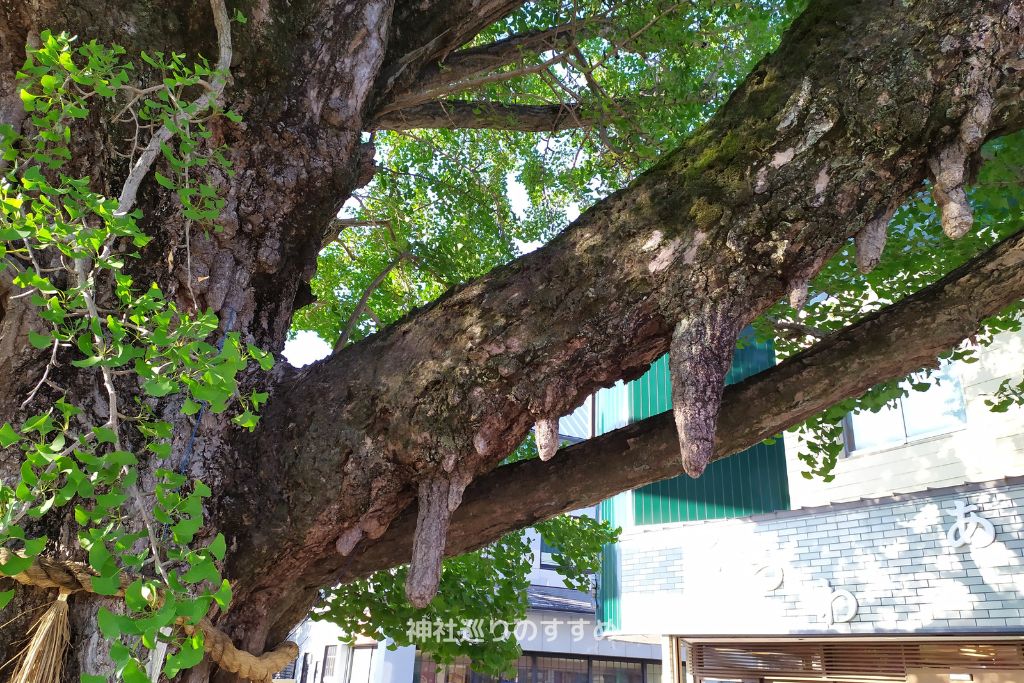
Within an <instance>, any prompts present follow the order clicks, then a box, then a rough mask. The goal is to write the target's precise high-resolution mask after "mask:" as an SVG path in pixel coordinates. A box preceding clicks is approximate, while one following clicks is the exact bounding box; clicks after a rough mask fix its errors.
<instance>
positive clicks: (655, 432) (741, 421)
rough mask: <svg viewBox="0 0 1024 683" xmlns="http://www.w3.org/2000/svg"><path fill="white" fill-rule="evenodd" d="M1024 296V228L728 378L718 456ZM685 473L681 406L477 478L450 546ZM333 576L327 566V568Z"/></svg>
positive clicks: (382, 553)
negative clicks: (862, 314) (758, 368)
mask: <svg viewBox="0 0 1024 683" xmlns="http://www.w3.org/2000/svg"><path fill="white" fill-rule="evenodd" d="M1021 298H1024V233H1018V234H1016V235H1014V236H1013V237H1010V238H1008V239H1006V240H1004V241H1003V242H1001V243H1000V244H998V245H996V246H994V247H992V248H991V249H989V250H988V251H986V252H985V253H983V254H981V255H980V256H978V257H976V258H975V259H973V260H972V261H970V262H968V263H967V264H965V265H964V266H962V267H960V268H958V269H957V270H955V271H953V272H952V273H950V274H949V275H947V276H946V277H944V278H943V279H942V280H940V281H939V282H937V283H935V284H933V285H931V286H929V287H925V288H924V289H922V290H921V291H919V292H917V293H915V294H913V295H911V296H909V297H907V298H905V299H903V300H901V301H900V302H898V303H896V304H893V305H891V306H888V307H886V308H884V309H882V310H880V311H878V312H876V313H873V314H872V315H870V316H868V317H867V318H865V319H864V320H862V321H861V322H859V323H857V324H855V325H851V326H850V327H847V328H846V329H844V330H841V331H839V332H836V333H834V334H832V335H830V336H828V337H827V338H825V339H824V340H822V341H821V342H819V343H817V344H815V345H814V346H812V347H811V348H810V349H808V350H806V351H804V352H802V353H800V354H798V355H796V356H794V357H792V358H789V359H787V360H785V361H783V362H782V363H780V364H779V365H777V366H775V367H773V368H771V369H769V370H765V371H764V372H761V373H759V374H757V375H755V376H753V377H750V378H748V379H747V380H746V381H744V382H741V383H739V384H735V385H732V386H730V387H727V388H726V389H725V395H724V398H723V403H722V412H721V414H720V416H719V420H718V438H717V442H716V445H715V456H714V458H715V459H716V460H718V459H721V458H724V457H727V456H729V455H732V454H733V453H737V452H740V451H742V450H744V449H746V448H749V447H751V446H753V445H755V444H757V443H759V442H761V441H762V440H764V439H766V438H769V437H772V436H774V435H776V434H779V433H780V432H782V431H783V430H785V429H786V428H788V427H791V426H793V425H796V424H799V423H800V422H802V421H803V420H805V419H807V418H808V417H811V416H813V415H815V414H817V413H819V412H821V411H822V410H825V409H826V408H828V407H830V406H832V405H834V404H835V403H837V402H839V401H841V400H842V399H844V398H847V397H850V396H859V395H860V394H862V393H864V392H865V391H867V390H868V389H869V388H871V387H872V386H874V385H875V384H878V383H880V382H884V381H888V380H892V379H898V378H900V377H904V376H906V375H908V374H910V373H911V372H913V371H915V370H918V369H920V368H921V367H924V366H925V365H928V364H930V363H931V362H933V361H934V360H935V358H936V357H937V356H938V355H940V354H942V353H944V352H946V351H948V350H949V349H951V348H953V347H954V346H956V345H957V344H959V343H960V342H961V341H963V340H965V339H967V338H968V337H970V336H971V335H973V334H974V333H976V332H977V331H978V328H979V326H980V324H981V322H982V321H983V320H984V319H985V318H987V317H989V316H992V315H995V314H996V313H998V312H999V311H1001V310H1002V309H1004V308H1006V307H1007V306H1009V305H1011V304H1013V303H1015V302H1016V301H1018V300H1020V299H1021ZM680 474H683V467H682V464H681V463H680V461H679V449H678V443H677V441H676V429H675V425H674V424H673V421H672V414H671V412H667V413H662V414H660V415H657V416H655V417H651V418H648V419H646V420H643V421H641V422H637V423H635V424H633V425H630V426H629V427H625V428H623V429H619V430H617V431H614V432H611V433H609V434H605V435H603V436H600V437H597V438H595V439H591V440H589V441H584V442H581V443H578V444H575V445H572V446H568V447H566V448H563V449H561V450H560V451H559V452H558V454H557V455H556V456H555V458H554V459H553V460H551V461H550V462H546V463H545V462H542V461H540V460H531V461H526V462H519V463H515V464H513V465H509V466H505V467H499V468H497V469H495V470H493V471H491V472H490V473H489V474H487V475H485V476H483V477H481V478H479V479H478V480H477V481H476V482H474V483H473V484H472V485H471V486H470V487H469V489H467V491H466V493H465V495H464V497H463V501H462V506H461V507H460V508H459V510H458V511H457V512H456V514H455V515H454V517H453V519H452V522H451V527H450V529H449V532H448V545H447V549H446V552H447V553H448V554H449V555H457V554H460V553H464V552H468V551H470V550H474V549H476V548H479V547H481V546H483V545H486V544H487V543H489V542H491V541H493V540H496V539H497V538H499V537H501V536H502V535H504V534H505V533H508V532H509V531H513V530H515V529H519V528H523V527H527V526H530V525H531V524H534V523H536V522H539V521H542V520H544V519H548V518H550V517H553V516H555V515H557V514H561V513H563V512H568V511H571V510H575V509H579V508H582V507H586V506H589V505H593V504H595V503H597V502H599V501H601V500H604V499H605V498H608V497H609V496H612V495H615V494H616V493H619V492H621V491H627V490H630V489H633V488H636V487H639V486H644V485H646V484H650V483H652V482H655V481H660V480H662V479H667V478H669V477H674V476H677V475H680ZM415 517H416V511H415V509H410V510H407V511H406V512H404V513H403V515H402V516H401V517H400V518H399V519H398V520H396V521H395V522H393V523H392V525H391V527H390V528H389V529H388V531H387V533H386V534H385V535H384V536H382V537H381V538H380V539H378V540H377V541H375V542H367V543H366V544H365V546H366V547H365V548H362V549H357V552H356V553H355V554H354V555H353V556H352V557H351V558H350V561H349V562H347V563H345V564H344V565H343V566H342V565H341V563H339V562H335V563H333V564H334V565H335V566H336V567H337V569H336V571H337V573H336V574H334V575H332V576H330V580H339V581H348V580H352V579H355V578H359V577H361V576H364V575H366V574H368V573H370V572H372V571H375V570H377V569H382V568H385V567H390V566H394V565H396V564H400V563H402V562H406V561H408V558H409V553H410V548H411V544H412V533H413V528H414V526H415V523H414V520H415ZM325 578H327V577H325Z"/></svg>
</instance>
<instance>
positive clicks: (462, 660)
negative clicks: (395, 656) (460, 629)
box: [413, 652, 661, 683]
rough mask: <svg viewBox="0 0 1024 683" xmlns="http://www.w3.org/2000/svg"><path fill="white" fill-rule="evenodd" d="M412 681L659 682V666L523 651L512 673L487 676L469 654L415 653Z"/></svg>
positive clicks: (474, 682)
mask: <svg viewBox="0 0 1024 683" xmlns="http://www.w3.org/2000/svg"><path fill="white" fill-rule="evenodd" d="M413 683H661V665H660V663H658V662H646V661H640V660H622V659H607V658H601V657H587V656H569V655H567V656H564V657H549V656H546V655H540V654H524V655H522V656H521V657H520V658H519V660H518V661H517V662H516V665H515V674H514V675H513V676H500V677H497V676H488V675H485V674H480V673H477V672H476V671H473V669H472V667H471V666H470V661H469V658H468V657H459V658H458V659H457V660H455V662H453V663H452V664H440V665H439V664H437V663H436V662H435V661H434V659H433V658H432V657H431V656H430V655H428V654H425V653H423V652H417V653H416V664H415V666H414V668H413Z"/></svg>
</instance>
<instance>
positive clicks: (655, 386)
mask: <svg viewBox="0 0 1024 683" xmlns="http://www.w3.org/2000/svg"><path fill="white" fill-rule="evenodd" d="M774 363H775V357H774V353H773V352H772V347H771V345H770V344H768V343H754V341H753V339H752V338H751V337H750V336H747V337H745V339H744V342H743V344H742V347H741V348H738V349H737V350H736V353H735V355H734V357H733V364H732V367H731V369H730V370H729V374H728V376H727V377H726V383H727V384H731V383H733V382H738V381H740V380H742V379H744V378H746V377H749V376H750V375H753V374H755V373H757V372H760V371H761V370H764V369H766V368H769V367H771V366H772V365H774ZM670 387H671V383H670V380H669V373H668V356H662V357H661V358H660V359H658V360H657V361H655V362H654V363H653V364H652V365H651V368H650V370H648V371H647V373H646V374H644V376H643V377H641V378H639V379H637V380H635V381H633V382H630V383H629V384H628V385H627V386H626V389H627V394H628V396H627V400H628V402H629V421H630V422H635V421H637V420H642V419H644V418H646V417H651V416H652V415H657V414H658V413H662V412H665V411H666V410H669V409H671V407H672V397H671V388H670ZM625 495H629V494H625ZM632 495H633V523H634V524H638V525H643V524H665V523H669V522H685V521H693V520H700V519H721V518H728V517H742V516H745V515H751V514H757V513H760V512H771V511H773V510H784V509H788V508H789V485H788V482H787V479H786V454H785V450H784V448H783V445H782V441H781V440H779V441H776V442H775V443H774V444H772V445H770V446H769V445H765V444H758V445H757V446H754V447H753V448H750V449H748V450H746V451H743V452H742V453H737V454H736V455H733V456H732V457H729V458H725V459H723V460H719V461H717V462H713V463H711V464H710V465H709V466H708V468H707V470H706V471H705V472H704V474H703V475H702V476H701V477H700V478H699V479H690V478H689V477H687V476H685V475H682V476H679V477H675V478H673V479H666V480H665V481H659V482H657V483H655V484H651V485H649V486H644V487H643V488H640V489H637V490H635V491H633V493H632Z"/></svg>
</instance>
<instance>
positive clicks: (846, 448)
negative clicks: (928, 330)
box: [840, 363, 967, 459]
mask: <svg viewBox="0 0 1024 683" xmlns="http://www.w3.org/2000/svg"><path fill="white" fill-rule="evenodd" d="M956 370H957V365H955V364H952V363H950V364H948V365H946V366H945V367H944V372H945V373H947V374H949V375H952V379H954V380H955V381H956V384H957V387H958V388H959V393H960V405H961V409H962V413H963V420H962V421H960V422H959V423H958V424H955V425H947V426H944V427H937V428H935V429H931V430H928V431H926V432H921V433H919V434H914V435H913V436H911V435H909V434H907V431H908V429H907V418H906V412H905V410H904V407H903V401H905V400H907V399H908V398H909V397H911V396H913V395H914V394H915V393H919V392H915V390H914V389H910V390H909V392H910V393H909V394H908V395H907V396H900V397H899V398H898V399H896V400H897V408H898V410H899V413H900V422H901V424H902V425H903V438H902V439H895V440H893V441H889V442H886V443H883V444H878V445H874V446H863V447H861V448H858V447H857V437H856V429H854V426H853V413H852V412H849V413H847V414H846V415H844V416H843V422H842V426H843V452H842V453H841V454H840V458H844V459H845V458H851V457H857V456H861V455H871V454H873V453H883V452H885V451H891V450H895V449H897V448H905V447H907V446H912V445H914V444H918V443H924V442H927V441H931V440H934V439H940V438H944V437H947V436H949V435H951V434H955V433H956V432H961V431H963V430H965V429H967V395H966V391H964V386H963V380H962V379H961V377H960V376H959V373H957V374H955V375H954V374H953V373H955V372H956ZM928 391H933V389H929V390H928ZM922 393H923V392H922Z"/></svg>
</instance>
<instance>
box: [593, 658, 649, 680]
mask: <svg viewBox="0 0 1024 683" xmlns="http://www.w3.org/2000/svg"><path fill="white" fill-rule="evenodd" d="M593 683H644V675H643V667H642V666H641V664H640V662H616V661H608V660H601V659H595V660H594V664H593Z"/></svg>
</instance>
